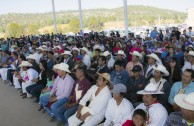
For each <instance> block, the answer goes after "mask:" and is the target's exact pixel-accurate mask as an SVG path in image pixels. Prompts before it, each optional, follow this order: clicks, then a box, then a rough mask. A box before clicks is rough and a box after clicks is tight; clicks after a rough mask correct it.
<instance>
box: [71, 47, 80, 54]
mask: <svg viewBox="0 0 194 126" xmlns="http://www.w3.org/2000/svg"><path fill="white" fill-rule="evenodd" d="M71 50H76V51H77V52H78V53H80V50H79V49H78V48H77V47H73V48H72V49H71Z"/></svg>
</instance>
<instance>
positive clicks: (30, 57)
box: [27, 54, 36, 60]
mask: <svg viewBox="0 0 194 126" xmlns="http://www.w3.org/2000/svg"><path fill="white" fill-rule="evenodd" d="M27 59H33V60H36V56H35V55H34V54H30V55H29V56H28V57H27Z"/></svg>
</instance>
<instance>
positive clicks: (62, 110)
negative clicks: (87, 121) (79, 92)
mask: <svg viewBox="0 0 194 126" xmlns="http://www.w3.org/2000/svg"><path fill="white" fill-rule="evenodd" d="M77 109H78V105H76V106H73V107H71V108H69V109H67V108H66V107H65V105H62V106H60V107H59V108H58V109H57V113H58V117H57V120H62V121H63V122H64V123H67V121H68V118H69V117H70V116H72V115H73V114H75V112H76V111H77Z"/></svg>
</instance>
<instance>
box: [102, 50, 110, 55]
mask: <svg viewBox="0 0 194 126" xmlns="http://www.w3.org/2000/svg"><path fill="white" fill-rule="evenodd" d="M102 55H103V56H108V55H110V52H109V51H105V52H103V53H102Z"/></svg>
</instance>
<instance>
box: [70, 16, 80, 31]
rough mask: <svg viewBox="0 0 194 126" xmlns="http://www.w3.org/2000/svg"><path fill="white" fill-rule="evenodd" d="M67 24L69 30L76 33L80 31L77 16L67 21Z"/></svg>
mask: <svg viewBox="0 0 194 126" xmlns="http://www.w3.org/2000/svg"><path fill="white" fill-rule="evenodd" d="M69 26H70V30H71V32H74V33H78V32H79V31H80V23H79V20H78V19H77V18H73V19H72V20H71V21H70V22H69Z"/></svg>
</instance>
